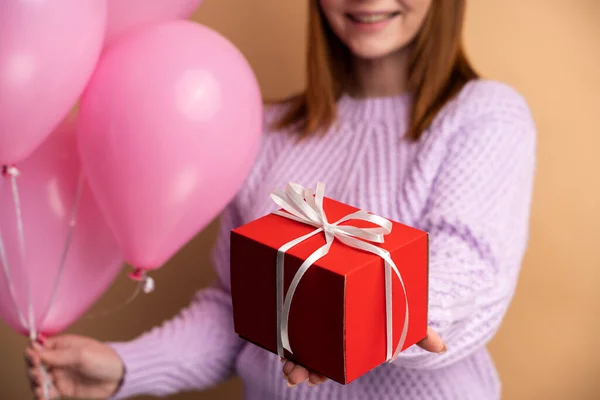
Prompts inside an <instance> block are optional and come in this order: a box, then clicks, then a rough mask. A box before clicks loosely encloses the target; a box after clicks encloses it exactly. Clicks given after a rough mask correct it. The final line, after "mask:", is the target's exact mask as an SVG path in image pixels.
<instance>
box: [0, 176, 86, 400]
mask: <svg viewBox="0 0 600 400" xmlns="http://www.w3.org/2000/svg"><path fill="white" fill-rule="evenodd" d="M3 174H4V175H5V176H6V177H8V178H9V179H10V183H11V191H12V197H13V203H14V206H15V216H16V224H17V236H18V239H19V250H20V256H21V266H22V268H25V256H26V254H27V253H26V246H25V228H24V226H23V212H22V207H21V197H20V195H19V186H18V184H17V179H18V177H19V175H20V172H19V170H18V169H17V168H15V167H4V168H3ZM82 189H83V175H81V174H80V176H79V179H78V183H77V189H76V191H75V199H74V202H73V209H72V210H71V217H70V220H69V226H68V230H67V238H66V241H65V247H64V248H63V251H62V254H61V259H60V264H59V269H58V274H57V277H56V279H55V281H54V286H53V289H52V294H51V297H50V300H49V302H48V307H47V308H46V310H45V312H44V314H43V318H41V321H42V323H43V321H44V320H45V319H46V317H47V314H48V313H49V312H50V309H51V306H52V303H53V302H54V299H55V297H56V293H57V291H58V285H59V283H60V277H61V275H62V273H63V270H64V267H65V264H66V261H67V256H68V253H69V248H70V245H71V240H72V236H73V230H74V229H75V225H76V220H77V211H78V207H79V202H80V199H81V192H82ZM0 262H2V266H3V271H4V275H5V278H6V283H7V286H8V288H9V292H10V295H11V298H12V300H13V303H14V305H15V309H16V312H17V315H18V318H19V321H20V322H21V325H22V326H23V329H25V330H27V331H28V332H29V339H30V340H31V341H32V342H36V341H37V342H41V341H43V338H42V337H41V335H40V332H39V330H38V328H37V327H36V325H35V313H34V309H33V301H32V298H31V281H30V277H29V275H27V277H26V296H27V316H28V318H27V319H26V318H25V316H24V315H23V313H22V311H21V309H20V308H19V304H18V301H17V298H16V294H15V289H14V282H13V280H12V275H11V273H10V267H9V264H8V257H7V254H6V248H5V246H4V241H3V239H2V234H1V232H0ZM40 371H41V373H42V377H43V383H42V388H43V396H44V399H50V392H51V390H52V379H51V378H50V375H49V374H48V371H47V369H46V367H45V366H44V365H41V366H40Z"/></svg>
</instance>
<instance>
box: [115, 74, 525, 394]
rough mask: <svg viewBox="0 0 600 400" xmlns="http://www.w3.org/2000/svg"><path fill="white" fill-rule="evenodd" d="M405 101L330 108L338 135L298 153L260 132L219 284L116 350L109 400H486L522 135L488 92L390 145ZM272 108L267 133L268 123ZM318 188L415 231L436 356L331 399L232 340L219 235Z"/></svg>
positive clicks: (503, 90) (518, 214)
mask: <svg viewBox="0 0 600 400" xmlns="http://www.w3.org/2000/svg"><path fill="white" fill-rule="evenodd" d="M409 105H410V97H409V96H399V97H390V98H380V99H368V100H356V99H351V98H349V97H344V98H342V99H341V100H340V102H339V116H340V123H339V125H338V126H337V127H336V129H332V130H331V131H330V132H328V133H327V134H326V135H325V136H322V137H321V136H315V137H311V138H310V139H308V140H305V141H302V142H300V143H295V142H294V135H292V134H286V133H281V132H269V133H268V134H265V135H264V144H263V146H262V151H261V153H260V155H259V157H258V160H257V162H256V165H255V168H254V170H253V171H252V173H251V175H250V176H249V177H248V179H247V181H246V183H245V185H244V187H243V188H242V189H241V191H240V192H239V194H238V196H237V197H236V198H235V199H234V201H233V202H232V203H231V204H230V205H229V206H228V208H227V209H226V210H225V212H224V213H223V216H222V222H221V233H220V237H219V238H218V241H217V244H216V246H215V249H214V267H215V269H216V271H217V273H218V276H219V279H218V281H217V282H216V283H215V285H214V286H212V287H211V288H207V289H204V290H201V291H200V292H199V293H198V294H197V296H196V298H195V300H194V301H193V302H192V303H191V305H190V306H189V307H188V308H187V309H185V310H183V311H182V312H181V313H180V314H179V315H178V316H177V317H176V318H174V319H173V320H171V321H169V322H166V323H165V324H164V325H163V326H162V327H160V328H156V329H154V330H152V331H150V332H148V333H146V334H144V335H142V336H141V337H140V338H138V339H136V340H134V341H132V342H129V343H113V344H112V346H113V348H115V349H116V351H117V352H118V353H119V354H120V356H121V357H122V359H123V360H124V362H125V365H126V377H125V380H124V384H123V386H122V388H121V389H120V391H119V393H118V394H117V398H127V397H130V396H134V395H138V394H151V395H155V396H167V395H169V394H172V393H176V392H179V391H187V390H202V389H205V388H208V387H210V386H212V385H215V384H216V383H219V382H221V381H223V380H224V379H226V378H228V377H230V376H231V375H232V374H238V375H239V376H240V377H241V378H242V379H243V381H244V387H245V399H248V400H269V399H290V400H291V399H296V400H309V399H315V400H316V399H323V400H335V399H340V400H341V399H347V400H370V399H373V400H387V399H389V400H391V399H403V400H413V399H414V400H471V399H472V400H492V399H498V398H499V397H500V383H499V379H498V376H497V373H496V370H495V368H494V366H493V363H492V361H491V359H490V356H489V355H488V353H487V351H486V348H485V347H486V344H487V343H488V342H489V340H490V339H491V338H492V337H493V336H494V334H495V333H496V331H497V330H498V327H499V326H500V324H501V322H502V319H503V317H504V315H505V312H506V310H507V307H508V306H509V303H510V300H511V298H512V295H513V292H514V290H515V286H516V283H517V278H518V275H519V270H520V265H521V261H522V257H523V253H524V251H525V248H526V242H527V236H528V219H529V209H530V201H531V192H532V181H533V175H534V161H535V142H536V139H535V126H534V123H533V122H532V117H531V115H530V112H529V109H528V107H527V105H526V103H525V101H524V100H523V98H522V97H521V96H519V95H518V94H517V93H516V92H515V91H514V90H512V89H511V88H509V87H508V86H506V85H503V84H501V83H498V82H493V81H484V80H481V81H476V82H472V83H470V84H468V85H467V86H466V87H465V89H463V91H462V92H461V93H460V95H459V96H458V97H457V98H456V99H455V100H454V101H452V102H451V103H450V104H448V105H447V106H446V107H445V108H444V109H443V110H442V112H441V113H440V114H439V115H438V117H437V119H436V120H435V121H434V123H433V125H432V127H431V128H430V129H428V130H427V132H426V133H425V135H424V136H423V137H422V139H421V140H419V141H418V142H411V141H407V140H403V139H402V136H403V133H404V132H405V130H406V127H407V117H408V109H409ZM281 107H282V106H275V107H273V108H271V109H269V110H267V113H266V120H267V122H269V121H272V119H273V117H274V116H275V115H278V113H280V112H281ZM319 180H321V181H324V182H326V184H327V193H326V195H327V196H328V197H332V198H335V199H338V200H340V201H343V202H345V203H348V204H351V205H354V206H357V207H361V208H364V209H367V210H369V211H372V212H374V213H377V214H379V215H382V216H386V217H389V218H391V219H394V220H397V221H401V222H403V223H405V224H408V225H412V226H416V227H418V228H420V229H423V230H425V231H428V232H429V233H430V237H431V247H430V249H431V258H430V271H431V276H430V321H429V323H430V325H431V326H432V327H433V328H434V329H436V330H437V331H438V332H439V333H440V334H441V335H442V337H443V338H444V340H445V342H446V344H447V347H448V351H447V352H446V353H445V354H444V355H438V354H431V353H427V352H425V351H423V350H421V349H419V348H417V347H416V346H413V347H411V348H410V349H408V350H406V351H404V352H403V353H402V354H401V355H400V357H399V358H398V360H397V361H395V362H394V363H392V364H384V365H382V366H380V367H378V368H376V369H375V370H373V371H371V372H370V373H368V374H367V375H365V376H363V377H361V378H359V379H358V380H356V381H354V382H352V383H351V384H349V385H348V386H342V385H339V384H337V383H335V382H331V381H329V382H326V383H325V384H323V385H320V386H318V387H313V388H311V387H308V386H307V385H305V384H304V385H299V386H297V387H295V388H288V387H287V386H286V383H285V380H284V379H283V376H282V373H281V367H282V364H281V363H280V362H279V358H278V356H277V355H274V354H271V353H268V352H266V351H265V350H262V349H260V348H258V347H256V346H254V345H251V344H248V343H246V342H244V341H242V340H241V339H239V338H238V337H237V336H236V334H235V333H234V331H233V323H232V311H231V300H230V295H229V254H228V252H229V231H230V230H231V229H232V228H234V227H237V226H239V225H241V224H244V223H246V222H249V221H251V220H253V219H255V218H257V217H260V216H262V215H264V214H266V213H269V212H271V211H274V210H275V209H276V208H277V207H276V206H275V204H274V203H272V201H271V200H270V198H269V196H268V193H269V191H270V190H272V189H274V188H283V187H284V185H285V184H286V183H287V182H288V181H293V182H297V183H300V184H302V185H303V186H305V187H314V186H315V184H316V182H317V181H319Z"/></svg>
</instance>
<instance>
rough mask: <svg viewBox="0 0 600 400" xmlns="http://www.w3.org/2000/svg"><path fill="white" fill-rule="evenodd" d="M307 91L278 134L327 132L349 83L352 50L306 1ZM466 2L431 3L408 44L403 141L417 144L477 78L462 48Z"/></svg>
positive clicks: (313, 0) (292, 103) (313, 1)
mask: <svg viewBox="0 0 600 400" xmlns="http://www.w3.org/2000/svg"><path fill="white" fill-rule="evenodd" d="M308 3H309V13H308V49H307V58H306V88H305V90H304V91H303V92H302V93H300V94H298V95H295V96H293V97H291V98H289V99H288V100H287V103H288V105H289V107H287V108H286V112H284V113H283V115H282V117H281V118H280V119H279V120H277V121H275V126H274V127H275V128H276V129H287V128H293V129H294V130H297V131H299V132H300V133H301V134H303V135H308V134H312V133H315V132H319V131H321V132H325V131H327V129H329V128H330V127H331V126H332V125H333V124H334V123H335V121H336V119H337V107H336V103H337V100H338V99H339V98H340V96H341V95H342V94H343V91H344V87H345V85H346V82H348V80H349V79H351V71H350V65H351V57H352V56H351V53H350V50H349V49H348V48H347V47H346V46H345V45H344V44H343V43H342V42H341V41H340V40H339V39H338V37H337V36H336V35H335V33H333V31H332V30H331V28H330V27H329V24H328V23H327V21H326V20H325V16H324V15H323V12H322V10H321V7H320V5H319V0H310V1H309V2H308ZM465 8H466V0H434V1H433V2H432V4H431V7H430V9H429V11H428V14H427V16H426V17H425V20H424V21H423V26H422V27H421V29H420V31H419V33H418V34H417V35H416V37H415V39H414V42H413V43H412V47H413V52H412V55H411V57H412V58H411V60H410V64H409V71H408V82H407V83H408V90H409V92H410V93H411V95H412V99H413V102H412V108H411V112H410V122H409V128H408V132H407V137H408V138H411V139H418V138H419V137H420V136H421V135H422V133H423V131H424V130H426V129H427V128H428V127H429V126H430V124H431V123H432V121H433V119H434V118H435V116H436V114H437V113H438V112H439V111H440V109H441V108H442V107H443V106H444V105H445V104H446V103H447V102H448V101H449V100H451V99H452V98H453V97H454V96H455V95H456V94H457V93H458V92H460V90H461V89H462V88H463V86H464V85H465V84H466V83H467V82H469V81H470V80H472V79H476V78H477V77H478V75H477V73H476V72H475V70H474V68H473V67H472V65H471V63H470V62H469V60H468V58H467V56H466V54H465V52H464V48H463V43H462V31H463V24H464V15H465Z"/></svg>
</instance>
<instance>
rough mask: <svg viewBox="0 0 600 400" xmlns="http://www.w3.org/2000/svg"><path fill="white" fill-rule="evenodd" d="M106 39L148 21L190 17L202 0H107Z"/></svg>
mask: <svg viewBox="0 0 600 400" xmlns="http://www.w3.org/2000/svg"><path fill="white" fill-rule="evenodd" d="M107 2H108V20H107V24H106V25H107V28H106V40H107V42H112V41H113V40H114V39H115V38H117V37H118V36H121V35H122V34H124V33H127V32H131V30H132V29H135V28H138V27H141V26H143V25H145V24H149V23H158V22H167V21H171V20H175V19H184V18H188V17H190V16H191V15H192V14H193V13H194V11H195V10H196V9H197V8H198V6H199V5H200V3H202V0H107Z"/></svg>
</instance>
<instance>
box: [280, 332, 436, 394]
mask: <svg viewBox="0 0 600 400" xmlns="http://www.w3.org/2000/svg"><path fill="white" fill-rule="evenodd" d="M417 346H419V347H420V348H422V349H423V350H427V351H429V352H431V353H438V354H444V353H445V352H446V344H445V343H444V341H443V340H442V338H441V337H440V335H438V334H437V332H435V331H434V330H433V329H431V328H430V327H428V328H427V337H425V339H423V340H421V341H420V342H419V343H417ZM281 361H282V362H283V363H284V364H283V377H284V378H285V380H286V381H287V385H288V387H294V386H296V385H298V384H300V383H304V382H307V384H308V386H316V385H318V384H321V383H323V382H325V381H326V380H327V378H325V377H324V376H323V375H321V374H318V373H316V372H313V371H310V370H308V369H306V368H304V367H303V366H301V365H298V364H295V363H293V362H292V361H289V360H284V359H282V360H281Z"/></svg>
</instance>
